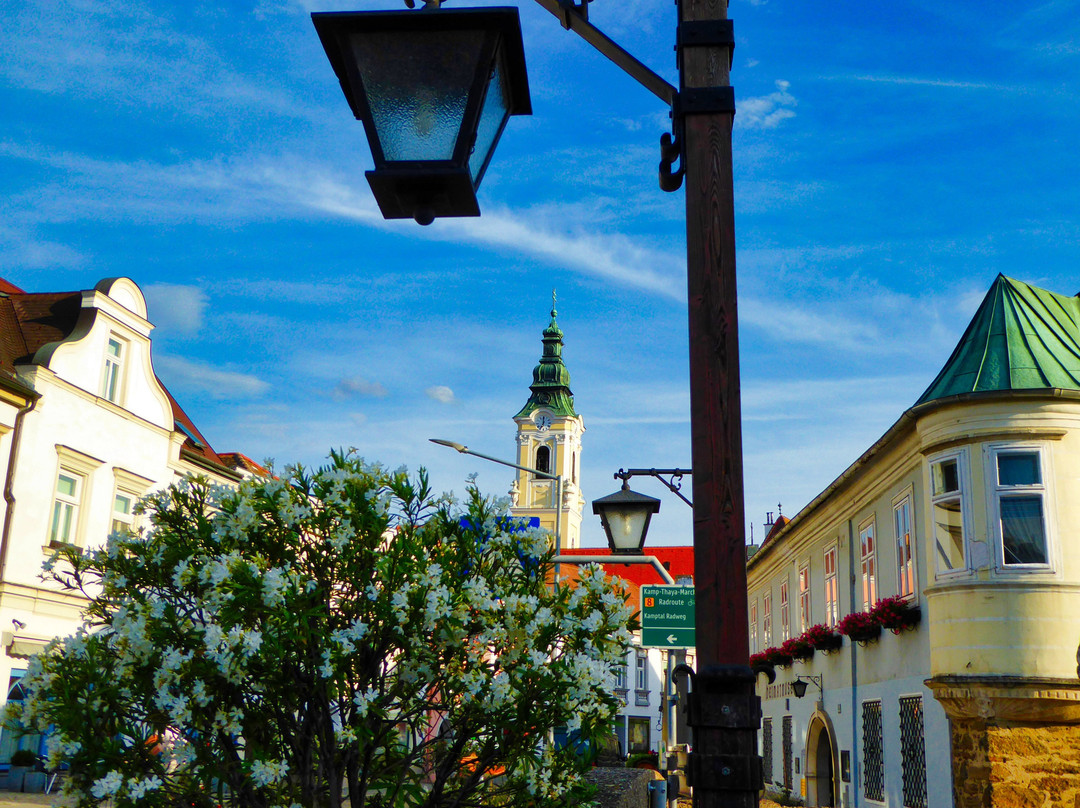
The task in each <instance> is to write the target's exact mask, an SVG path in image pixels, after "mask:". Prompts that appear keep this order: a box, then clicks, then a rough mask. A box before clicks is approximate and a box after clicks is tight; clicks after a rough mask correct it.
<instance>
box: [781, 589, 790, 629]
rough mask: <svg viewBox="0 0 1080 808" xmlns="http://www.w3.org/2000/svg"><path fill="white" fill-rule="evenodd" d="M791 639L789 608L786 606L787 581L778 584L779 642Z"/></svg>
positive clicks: (788, 605)
mask: <svg viewBox="0 0 1080 808" xmlns="http://www.w3.org/2000/svg"><path fill="white" fill-rule="evenodd" d="M790 637H791V606H790V604H788V592H787V581H784V582H783V583H782V584H780V641H781V642H783V641H784V640H786V639H788V638H790Z"/></svg>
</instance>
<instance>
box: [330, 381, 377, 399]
mask: <svg viewBox="0 0 1080 808" xmlns="http://www.w3.org/2000/svg"><path fill="white" fill-rule="evenodd" d="M353 396H371V397H374V398H385V397H386V388H385V387H383V386H382V385H381V384H379V383H378V382H371V381H368V380H367V379H365V378H364V377H362V376H350V377H349V378H347V379H342V380H341V381H339V382H338V383H337V386H336V387H334V392H333V397H334V399H335V400H337V401H342V400H344V399H346V398H351V397H353Z"/></svg>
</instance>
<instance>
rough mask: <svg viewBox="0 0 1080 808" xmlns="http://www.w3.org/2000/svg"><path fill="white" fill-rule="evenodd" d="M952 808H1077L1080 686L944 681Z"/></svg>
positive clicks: (937, 683)
mask: <svg viewBox="0 0 1080 808" xmlns="http://www.w3.org/2000/svg"><path fill="white" fill-rule="evenodd" d="M927 685H928V686H929V687H930V688H931V689H932V690H933V691H934V695H935V696H936V697H937V699H938V701H940V702H941V704H942V706H943V707H944V708H945V712H946V714H947V715H948V716H949V727H950V733H951V741H952V767H953V771H952V781H953V802H954V806H955V808H1080V682H1075V681H1068V682H1066V681H1061V680H1041V681H1035V680H1019V679H1009V678H1006V677H994V678H989V677H988V678H983V679H975V678H971V679H968V678H966V677H940V678H937V679H931V680H929V681H928V682H927Z"/></svg>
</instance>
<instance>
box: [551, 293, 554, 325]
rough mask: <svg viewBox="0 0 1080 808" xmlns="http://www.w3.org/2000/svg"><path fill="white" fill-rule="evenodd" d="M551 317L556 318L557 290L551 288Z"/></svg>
mask: <svg viewBox="0 0 1080 808" xmlns="http://www.w3.org/2000/svg"><path fill="white" fill-rule="evenodd" d="M551 318H552V319H555V290H554V289H552V290H551Z"/></svg>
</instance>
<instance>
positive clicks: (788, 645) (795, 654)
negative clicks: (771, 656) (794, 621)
mask: <svg viewBox="0 0 1080 808" xmlns="http://www.w3.org/2000/svg"><path fill="white" fill-rule="evenodd" d="M780 650H781V651H782V652H783V653H785V654H787V655H788V656H790V657H791V658H792V659H793V660H805V659H810V658H811V657H813V656H814V646H813V645H812V644H811V643H810V641H809V640H808V639H807V638H806V635H804V634H803V635H799V636H798V637H792V638H791V639H790V640H788V641H786V642H785V643H784V644H783V645H781V646H780Z"/></svg>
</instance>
